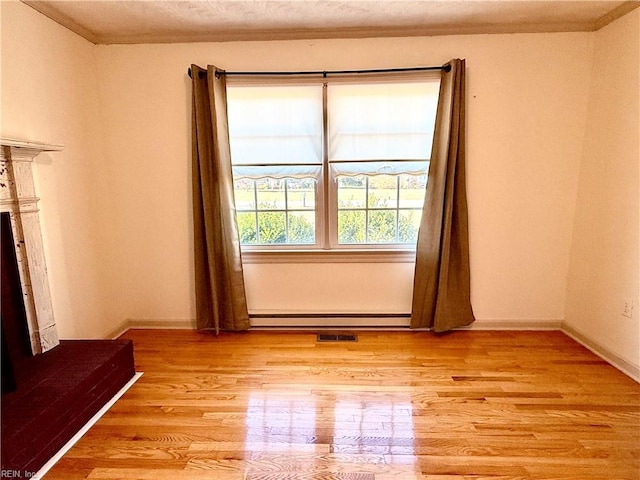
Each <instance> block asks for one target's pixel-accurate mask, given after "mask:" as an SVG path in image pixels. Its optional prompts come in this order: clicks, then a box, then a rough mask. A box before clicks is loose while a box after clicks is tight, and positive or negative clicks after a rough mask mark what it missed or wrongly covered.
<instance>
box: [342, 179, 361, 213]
mask: <svg viewBox="0 0 640 480" xmlns="http://www.w3.org/2000/svg"><path fill="white" fill-rule="evenodd" d="M366 203H367V178H366V177H365V176H363V175H360V176H357V177H338V208H364V207H366Z"/></svg>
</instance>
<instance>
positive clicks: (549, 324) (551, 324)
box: [456, 319, 562, 330]
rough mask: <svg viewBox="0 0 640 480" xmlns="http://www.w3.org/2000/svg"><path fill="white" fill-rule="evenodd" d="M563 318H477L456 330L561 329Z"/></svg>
mask: <svg viewBox="0 0 640 480" xmlns="http://www.w3.org/2000/svg"><path fill="white" fill-rule="evenodd" d="M561 327H562V320H482V319H480V320H476V321H475V322H473V323H472V324H471V325H469V326H468V327H461V328H458V329H456V330H560V328H561Z"/></svg>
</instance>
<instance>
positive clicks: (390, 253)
mask: <svg viewBox="0 0 640 480" xmlns="http://www.w3.org/2000/svg"><path fill="white" fill-rule="evenodd" d="M415 259H416V252H415V250H383V249H379V250H377V249H368V250H366V249H363V250H355V249H349V250H347V249H344V250H312V249H308V250H253V249H252V250H244V251H243V252H242V263H245V264H251V263H414V262H415Z"/></svg>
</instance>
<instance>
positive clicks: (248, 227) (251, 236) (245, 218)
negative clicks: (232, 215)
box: [237, 212, 258, 245]
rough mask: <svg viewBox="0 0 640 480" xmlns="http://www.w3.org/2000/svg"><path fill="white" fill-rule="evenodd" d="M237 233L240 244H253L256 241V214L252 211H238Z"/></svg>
mask: <svg viewBox="0 0 640 480" xmlns="http://www.w3.org/2000/svg"><path fill="white" fill-rule="evenodd" d="M237 218H238V233H239V235H240V244H241V245H253V244H255V243H257V241H258V235H257V231H256V227H257V225H256V214H255V213H253V212H238V213H237Z"/></svg>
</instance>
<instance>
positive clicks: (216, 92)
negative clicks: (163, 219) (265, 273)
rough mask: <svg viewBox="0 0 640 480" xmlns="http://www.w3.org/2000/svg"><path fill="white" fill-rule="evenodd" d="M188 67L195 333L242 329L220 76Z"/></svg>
mask: <svg viewBox="0 0 640 480" xmlns="http://www.w3.org/2000/svg"><path fill="white" fill-rule="evenodd" d="M216 71H217V69H216V68H215V67H213V66H209V67H208V69H207V70H204V69H202V68H200V67H198V66H197V65H192V66H191V76H192V86H193V92H192V98H193V125H192V132H193V155H192V162H193V163H192V175H193V230H194V250H195V290H196V318H197V326H198V329H199V330H215V332H216V334H218V333H219V332H220V330H233V331H237V330H246V329H248V328H249V314H248V312H247V301H246V296H245V289H244V274H243V270H242V258H241V253H240V240H239V237H238V225H237V222H236V209H235V201H234V198H233V176H232V172H231V151H230V147H229V131H228V125H227V92H226V83H225V77H224V75H220V76H216Z"/></svg>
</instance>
